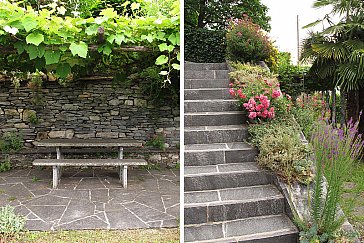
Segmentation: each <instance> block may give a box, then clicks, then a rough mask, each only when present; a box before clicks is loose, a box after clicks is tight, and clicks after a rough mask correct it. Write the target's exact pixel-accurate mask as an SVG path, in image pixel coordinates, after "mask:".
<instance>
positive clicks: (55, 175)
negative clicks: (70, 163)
mask: <svg viewBox="0 0 364 243" xmlns="http://www.w3.org/2000/svg"><path fill="white" fill-rule="evenodd" d="M59 177H60V167H59V166H56V165H54V166H53V189H56V188H57V186H58V182H59V179H60V178H59Z"/></svg>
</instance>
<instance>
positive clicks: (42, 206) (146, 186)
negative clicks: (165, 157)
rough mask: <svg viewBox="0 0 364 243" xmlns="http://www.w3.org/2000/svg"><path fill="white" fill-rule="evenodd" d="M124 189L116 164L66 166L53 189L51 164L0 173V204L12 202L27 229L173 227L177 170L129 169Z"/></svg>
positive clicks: (175, 220)
mask: <svg viewBox="0 0 364 243" xmlns="http://www.w3.org/2000/svg"><path fill="white" fill-rule="evenodd" d="M128 173H129V175H128V188H127V189H125V188H123V187H122V186H121V184H120V182H119V178H118V174H117V171H116V169H115V168H83V169H77V168H65V170H64V172H63V175H62V178H61V182H60V184H59V186H58V188H57V189H52V186H51V180H52V171H51V169H50V168H40V167H38V168H33V169H16V170H11V171H8V172H3V173H0V207H3V206H5V205H11V206H14V207H15V211H16V213H18V214H20V215H23V216H25V217H26V218H27V222H26V228H27V229H29V230H37V231H49V230H61V229H65V230H82V229H135V228H160V227H177V226H178V218H179V205H180V204H179V202H180V199H179V180H180V178H179V171H177V170H168V169H165V170H152V171H149V170H136V169H134V170H129V171H128Z"/></svg>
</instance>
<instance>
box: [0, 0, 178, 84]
mask: <svg viewBox="0 0 364 243" xmlns="http://www.w3.org/2000/svg"><path fill="white" fill-rule="evenodd" d="M165 2H168V3H170V5H168V6H171V7H172V8H171V9H169V10H168V13H166V12H165V11H164V12H163V11H158V12H156V11H151V12H148V11H146V12H144V14H143V15H142V16H134V17H130V16H128V15H124V16H121V15H119V14H118V13H117V12H116V11H115V10H114V9H112V8H107V9H103V10H102V11H101V12H100V15H99V16H97V17H89V18H81V17H71V16H63V15H62V13H60V12H59V9H58V8H56V7H53V8H52V7H50V8H49V7H48V8H43V9H40V10H39V11H36V10H34V9H33V8H32V7H31V6H26V8H24V7H23V6H19V5H18V4H17V3H10V2H9V1H7V0H5V1H1V2H0V48H2V49H15V50H16V51H17V53H18V56H17V58H19V60H24V59H25V60H28V61H30V63H32V62H34V63H35V65H34V66H31V65H28V69H29V70H25V71H30V72H34V71H35V69H38V70H42V71H47V72H54V73H55V75H56V76H57V77H58V78H59V80H63V81H64V80H66V79H67V77H68V76H69V75H70V74H71V72H73V71H74V70H77V68H80V67H86V65H87V64H88V63H89V62H90V61H92V59H93V58H95V57H94V56H93V55H92V53H91V51H93V50H94V51H97V52H98V53H100V54H101V55H102V57H103V58H104V57H108V56H110V55H112V54H115V50H116V49H117V48H120V47H129V46H143V47H146V48H149V50H151V51H152V52H156V53H159V55H157V58H156V60H155V64H156V65H160V66H163V67H164V70H163V71H162V72H161V75H164V76H165V83H167V82H170V79H169V74H170V73H171V72H172V71H173V70H174V69H177V70H179V64H178V63H179V51H178V47H179V45H180V43H179V40H180V33H179V25H180V23H179V22H180V21H179V1H172V0H167V1H165ZM130 8H131V10H132V11H139V8H140V5H138V4H134V5H133V4H131V5H130ZM100 37H102V39H103V41H100ZM13 58H14V57H13ZM15 63H16V62H15ZM10 68H11V69H12V70H11V71H13V70H16V67H10Z"/></svg>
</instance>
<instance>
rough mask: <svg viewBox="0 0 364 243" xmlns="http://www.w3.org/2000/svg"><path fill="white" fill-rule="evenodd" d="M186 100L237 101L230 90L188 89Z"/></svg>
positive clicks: (185, 95)
mask: <svg viewBox="0 0 364 243" xmlns="http://www.w3.org/2000/svg"><path fill="white" fill-rule="evenodd" d="M184 98H185V100H211V99H214V100H217V99H220V100H235V99H234V97H232V96H231V95H230V93H229V89H228V88H203V89H186V90H185V94H184Z"/></svg>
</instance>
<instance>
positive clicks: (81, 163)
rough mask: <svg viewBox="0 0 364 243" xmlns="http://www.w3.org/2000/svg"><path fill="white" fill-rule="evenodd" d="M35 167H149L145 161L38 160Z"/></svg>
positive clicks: (34, 163)
mask: <svg viewBox="0 0 364 243" xmlns="http://www.w3.org/2000/svg"><path fill="white" fill-rule="evenodd" d="M33 165H40V166H54V165H57V166H123V165H131V166H132V165H147V161H145V160H144V159H36V160H34V161H33Z"/></svg>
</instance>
